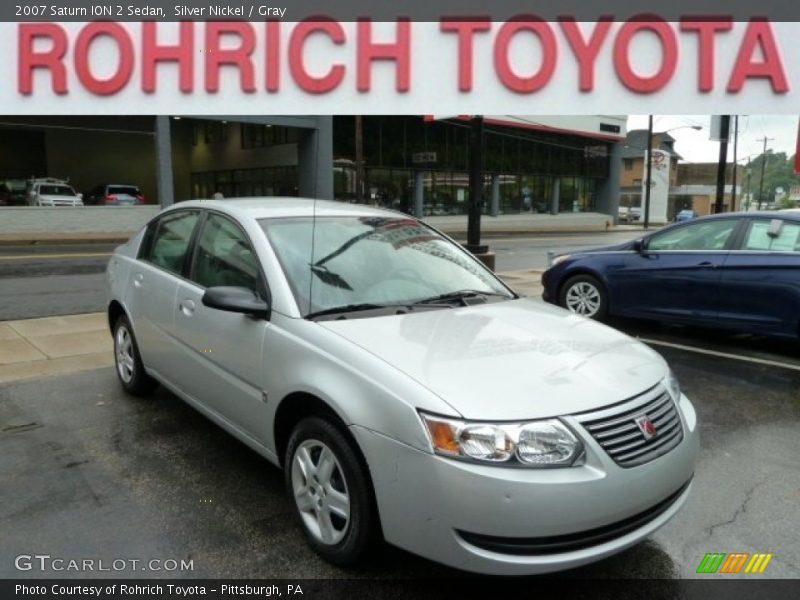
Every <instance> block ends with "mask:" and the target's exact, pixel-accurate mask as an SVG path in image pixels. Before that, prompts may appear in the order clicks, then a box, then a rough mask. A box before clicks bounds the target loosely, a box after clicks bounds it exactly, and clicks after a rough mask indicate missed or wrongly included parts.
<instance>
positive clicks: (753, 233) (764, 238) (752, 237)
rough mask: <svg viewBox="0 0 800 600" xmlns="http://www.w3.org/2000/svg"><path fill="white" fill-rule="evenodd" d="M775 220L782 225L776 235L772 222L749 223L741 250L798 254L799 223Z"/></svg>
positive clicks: (799, 250) (759, 220)
mask: <svg viewBox="0 0 800 600" xmlns="http://www.w3.org/2000/svg"><path fill="white" fill-rule="evenodd" d="M775 220H776V221H779V222H780V223H782V226H780V229H779V230H778V232H777V235H776V233H775V229H774V227H775V226H773V225H772V223H773V221H772V220H768V219H758V220H754V221H753V222H752V223H750V227H749V228H748V230H747V235H745V238H744V244H743V245H742V250H763V251H765V252H800V223H793V222H790V221H781V220H779V219H775Z"/></svg>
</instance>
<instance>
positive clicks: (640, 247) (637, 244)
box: [633, 238, 644, 253]
mask: <svg viewBox="0 0 800 600" xmlns="http://www.w3.org/2000/svg"><path fill="white" fill-rule="evenodd" d="M633 251H634V252H639V253H641V252H642V251H644V239H642V238H639V239H638V240H633Z"/></svg>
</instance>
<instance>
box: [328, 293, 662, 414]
mask: <svg viewBox="0 0 800 600" xmlns="http://www.w3.org/2000/svg"><path fill="white" fill-rule="evenodd" d="M320 325H321V326H323V327H325V328H326V329H328V330H329V331H331V332H335V333H336V334H338V335H340V336H342V337H344V338H346V339H347V340H349V341H350V342H352V343H353V344H356V345H357V346H359V347H361V348H363V349H364V350H366V351H368V352H370V353H372V354H374V355H375V356H377V357H379V358H381V359H382V360H384V361H385V362H387V363H388V364H390V365H392V366H394V367H395V368H397V369H399V370H401V371H403V372H404V373H405V374H407V375H408V376H409V377H411V378H413V379H414V380H416V381H417V382H418V383H420V384H421V385H423V386H425V387H426V388H427V389H429V390H430V391H432V392H433V393H434V394H436V395H437V396H439V397H440V398H442V399H443V400H444V401H445V402H447V403H448V404H449V405H450V406H452V407H453V408H454V409H455V410H456V411H457V412H458V413H460V414H461V415H462V416H463V417H465V418H468V419H494V420H516V419H535V418H545V417H553V416H559V415H565V414H571V413H576V412H581V411H586V410H592V409H596V408H599V407H601V406H605V405H608V404H613V403H615V402H620V401H621V400H625V399H627V398H630V397H632V396H635V395H637V394H640V393H642V392H644V391H645V390H647V389H649V388H651V387H652V386H654V385H655V384H657V383H658V382H659V381H660V380H661V379H662V378H663V377H664V376H665V375H666V373H667V367H666V363H665V362H664V360H663V359H662V358H661V357H660V356H659V355H658V354H657V353H655V352H654V351H653V350H651V349H650V348H648V347H647V346H645V345H644V344H642V343H640V342H637V341H636V340H634V339H632V338H630V337H628V336H626V335H624V334H622V333H620V332H618V331H616V330H614V329H611V328H610V327H606V326H605V325H602V324H600V323H597V322H595V321H591V320H588V319H585V318H583V317H579V316H576V315H573V314H571V313H569V312H567V311H565V310H562V309H560V308H556V307H552V306H549V305H546V304H543V303H541V302H537V301H533V300H526V299H520V300H512V301H506V302H498V303H492V304H484V305H479V306H471V307H465V308H457V309H442V310H432V311H426V312H421V313H417V314H407V315H392V316H386V317H376V318H364V319H347V320H339V321H324V322H320Z"/></svg>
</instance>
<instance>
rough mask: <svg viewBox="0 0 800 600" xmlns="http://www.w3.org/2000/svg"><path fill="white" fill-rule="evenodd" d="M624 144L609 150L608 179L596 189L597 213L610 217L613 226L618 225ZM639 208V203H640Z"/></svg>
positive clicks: (613, 145) (616, 145)
mask: <svg viewBox="0 0 800 600" xmlns="http://www.w3.org/2000/svg"><path fill="white" fill-rule="evenodd" d="M624 145H625V142H617V143H616V144H612V145H611V147H610V148H609V156H608V178H606V179H605V180H604V181H602V182H601V183H600V185H599V186H598V188H597V206H596V210H597V212H600V213H604V214H607V215H610V216H611V217H612V218H613V219H614V224H615V225H616V224H618V223H619V196H620V188H619V182H620V179H621V177H622V148H623V147H624ZM640 206H641V202H640Z"/></svg>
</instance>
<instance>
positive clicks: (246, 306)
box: [203, 286, 270, 319]
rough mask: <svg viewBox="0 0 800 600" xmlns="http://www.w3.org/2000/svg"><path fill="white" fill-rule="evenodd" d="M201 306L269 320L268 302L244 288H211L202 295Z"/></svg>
mask: <svg viewBox="0 0 800 600" xmlns="http://www.w3.org/2000/svg"><path fill="white" fill-rule="evenodd" d="M203 304H204V305H205V306H208V307H209V308H215V309H217V310H224V311H227V312H235V313H242V314H245V315H250V316H251V317H259V318H262V319H268V318H269V311H270V306H269V302H267V301H266V300H264V299H263V298H261V297H260V296H258V295H257V294H256V293H255V292H253V290H250V289H248V288H245V287H229V286H219V287H211V288H208V289H207V290H206V293H205V294H203Z"/></svg>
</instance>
